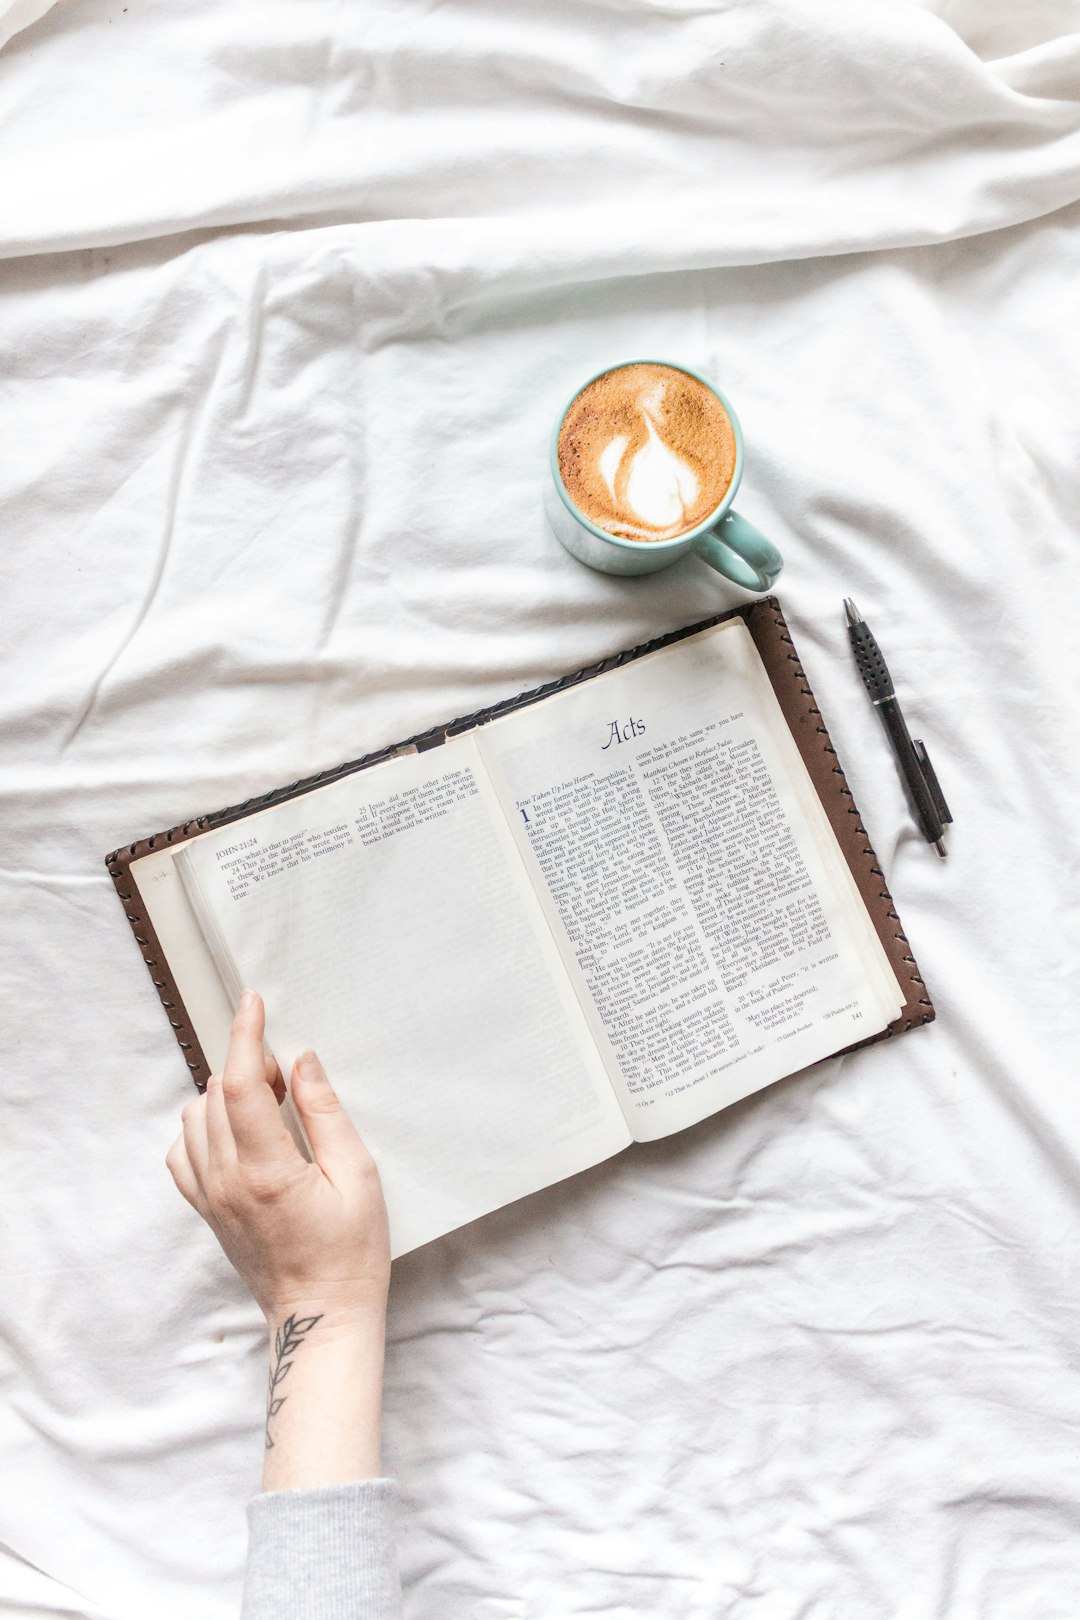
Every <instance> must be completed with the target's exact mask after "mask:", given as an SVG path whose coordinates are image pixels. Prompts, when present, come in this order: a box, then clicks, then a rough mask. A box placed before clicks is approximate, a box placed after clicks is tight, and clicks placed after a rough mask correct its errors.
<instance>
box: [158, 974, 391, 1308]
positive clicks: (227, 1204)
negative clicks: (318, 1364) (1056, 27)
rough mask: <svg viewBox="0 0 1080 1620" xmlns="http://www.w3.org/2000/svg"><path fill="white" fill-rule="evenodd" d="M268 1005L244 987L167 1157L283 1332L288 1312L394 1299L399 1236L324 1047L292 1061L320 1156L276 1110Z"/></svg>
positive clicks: (294, 1086) (303, 1113)
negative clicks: (216, 1069) (309, 1155)
mask: <svg viewBox="0 0 1080 1620" xmlns="http://www.w3.org/2000/svg"><path fill="white" fill-rule="evenodd" d="M263 1022H264V1018H263V1004H262V1001H261V999H260V998H259V996H257V995H256V994H255V993H254V991H251V990H248V991H245V993H244V995H243V997H242V998H241V1001H240V1006H239V1009H238V1010H237V1014H236V1017H235V1019H234V1021H233V1026H232V1034H231V1037H230V1040H229V1052H228V1056H227V1058H226V1060H225V1069H224V1072H223V1073H222V1074H219V1075H212V1076H211V1078H210V1081H209V1083H208V1085H207V1088H206V1092H205V1094H204V1095H203V1096H201V1097H198V1098H196V1099H194V1100H193V1101H191V1102H189V1103H188V1104H187V1106H186V1107H185V1108H184V1110H183V1113H182V1116H181V1117H182V1119H183V1125H184V1128H183V1130H182V1131H181V1133H180V1135H179V1136H178V1137H177V1138H176V1141H175V1142H174V1143H173V1145H172V1147H171V1148H170V1149H169V1152H168V1155H167V1157H166V1160H165V1162H166V1164H167V1165H168V1167H169V1170H170V1171H171V1173H172V1177H173V1180H174V1181H175V1182H176V1185H177V1187H179V1189H180V1191H181V1192H182V1193H183V1195H184V1197H185V1198H186V1199H187V1201H188V1203H189V1204H191V1205H193V1206H194V1208H195V1209H197V1210H198V1212H199V1214H200V1215H201V1216H202V1217H203V1219H204V1220H205V1221H206V1222H207V1223H208V1225H209V1226H210V1227H211V1229H212V1230H213V1232H214V1234H215V1236H216V1237H217V1239H218V1242H219V1243H220V1244H221V1247H222V1248H223V1249H224V1250H225V1253H226V1254H227V1255H228V1257H229V1259H230V1260H231V1261H232V1263H233V1265H234V1266H235V1267H236V1269H237V1271H238V1272H239V1273H240V1275H241V1277H243V1279H244V1281H245V1282H246V1283H247V1285H248V1287H249V1288H250V1289H251V1292H252V1293H253V1294H254V1296H255V1298H256V1300H257V1301H258V1303H259V1305H260V1306H261V1307H262V1310H263V1314H264V1315H265V1317H266V1319H267V1322H268V1323H269V1324H270V1326H271V1331H273V1329H274V1327H275V1326H276V1325H279V1324H280V1323H281V1322H283V1321H285V1320H287V1319H288V1318H289V1317H290V1316H294V1317H296V1318H298V1319H302V1318H305V1317H309V1316H318V1318H319V1320H320V1321H321V1323H322V1325H323V1326H324V1327H326V1328H329V1327H332V1326H337V1325H339V1324H340V1325H343V1326H344V1325H347V1324H349V1323H352V1322H354V1321H355V1320H356V1319H357V1318H359V1317H365V1316H369V1315H370V1314H371V1312H372V1311H373V1310H374V1311H376V1312H381V1311H384V1310H385V1307H386V1294H387V1288H388V1286H389V1278H390V1243H389V1234H388V1229H387V1219H386V1204H385V1202H384V1200H383V1194H382V1186H381V1184H380V1181H379V1172H378V1170H377V1169H376V1167H375V1161H374V1160H373V1159H372V1157H371V1154H370V1153H369V1152H368V1150H367V1148H366V1147H365V1146H364V1144H363V1142H362V1141H361V1140H360V1137H359V1136H358V1135H357V1133H356V1129H355V1127H354V1126H353V1124H352V1122H351V1120H350V1119H349V1117H348V1115H347V1114H346V1112H345V1110H344V1108H343V1107H342V1106H341V1103H340V1102H339V1101H338V1099H337V1096H336V1095H335V1093H334V1091H333V1089H332V1087H331V1085H330V1082H329V1080H328V1079H327V1078H326V1075H325V1073H324V1071H323V1068H322V1065H321V1063H320V1062H319V1060H318V1058H317V1057H316V1056H315V1054H314V1052H307V1053H304V1054H303V1056H301V1057H299V1058H298V1059H297V1061H296V1064H295V1066H294V1068H293V1072H292V1078H291V1082H290V1090H291V1092H292V1099H293V1103H294V1105H295V1107H296V1110H297V1113H298V1114H299V1115H300V1118H301V1120H302V1121H303V1124H304V1129H305V1130H306V1132H307V1135H308V1140H309V1141H310V1143H311V1147H312V1150H313V1152H314V1154H315V1163H314V1164H311V1163H309V1162H308V1161H307V1160H306V1159H305V1158H304V1157H303V1155H302V1154H301V1153H300V1151H299V1149H298V1148H297V1146H296V1143H295V1142H294V1141H293V1139H292V1137H291V1136H290V1135H289V1132H288V1131H287V1130H286V1128H285V1125H284V1123H283V1121H282V1119H281V1116H280V1114H279V1112H278V1105H277V1101H276V1098H275V1093H274V1081H275V1079H277V1074H276V1070H274V1071H273V1072H268V1065H267V1061H266V1058H265V1054H264V1049H263Z"/></svg>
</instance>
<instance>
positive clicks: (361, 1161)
mask: <svg viewBox="0 0 1080 1620" xmlns="http://www.w3.org/2000/svg"><path fill="white" fill-rule="evenodd" d="M292 1097H293V1102H294V1103H295V1104H296V1110H297V1112H298V1113H299V1115H300V1118H301V1120H302V1121H303V1124H304V1129H305V1131H306V1132H307V1136H308V1141H309V1142H310V1143H311V1150H312V1152H313V1153H314V1155H315V1159H316V1162H317V1164H318V1166H319V1168H320V1170H322V1171H324V1172H325V1174H326V1175H327V1176H328V1177H329V1178H330V1180H331V1181H332V1182H334V1183H335V1185H338V1186H341V1185H343V1184H344V1182H345V1181H347V1180H348V1179H349V1178H351V1177H353V1176H355V1174H356V1170H357V1168H358V1167H359V1166H363V1165H366V1164H370V1163H371V1162H372V1159H371V1154H370V1153H369V1152H368V1150H367V1148H366V1147H365V1146H364V1144H363V1142H362V1141H361V1140H360V1136H359V1134H358V1133H357V1129H356V1126H355V1125H354V1124H353V1122H352V1120H351V1119H350V1118H349V1116H348V1114H347V1113H346V1112H345V1110H344V1108H343V1107H342V1105H341V1102H340V1100H339V1098H338V1095H337V1093H336V1091H335V1090H334V1088H333V1086H331V1084H330V1081H329V1080H328V1079H327V1077H326V1070H325V1069H324V1068H323V1066H322V1064H321V1063H320V1062H319V1060H318V1058H317V1057H316V1056H315V1053H314V1052H303V1053H301V1055H300V1056H299V1057H298V1058H297V1060H296V1063H295V1065H294V1067H293V1073H292Z"/></svg>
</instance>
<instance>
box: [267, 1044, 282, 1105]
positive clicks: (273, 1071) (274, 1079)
mask: <svg viewBox="0 0 1080 1620" xmlns="http://www.w3.org/2000/svg"><path fill="white" fill-rule="evenodd" d="M266 1083H267V1085H268V1086H269V1087H270V1090H271V1091H272V1092H273V1093H274V1096H275V1097H276V1098H277V1100H278V1102H279V1103H283V1102H284V1101H285V1079H284V1076H283V1075H282V1072H281V1070H280V1069H279V1067H278V1060H277V1058H276V1057H272V1056H271V1054H270V1053H269V1052H268V1053H267V1054H266Z"/></svg>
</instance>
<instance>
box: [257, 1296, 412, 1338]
mask: <svg viewBox="0 0 1080 1620" xmlns="http://www.w3.org/2000/svg"><path fill="white" fill-rule="evenodd" d="M263 1319H264V1321H265V1322H266V1326H267V1329H268V1331H269V1333H270V1336H271V1338H273V1336H274V1334H275V1333H276V1332H277V1331H278V1329H279V1328H281V1327H282V1326H283V1325H284V1324H285V1323H286V1322H287V1321H289V1320H290V1319H292V1320H293V1322H307V1323H309V1324H310V1327H309V1328H308V1329H307V1330H306V1331H308V1332H309V1333H310V1334H317V1336H318V1338H319V1339H325V1338H326V1337H328V1336H329V1335H330V1334H331V1333H333V1334H334V1335H335V1336H339V1335H342V1334H347V1333H349V1332H356V1333H363V1334H368V1333H370V1332H371V1331H372V1330H373V1329H377V1330H378V1331H379V1332H383V1331H385V1328H386V1295H385V1294H380V1293H375V1294H355V1295H354V1294H342V1293H340V1292H335V1291H333V1290H326V1289H324V1290H321V1291H319V1292H311V1293H304V1294H296V1295H289V1296H288V1297H285V1298H281V1299H276V1300H273V1301H271V1302H270V1303H269V1304H267V1305H264V1306H263Z"/></svg>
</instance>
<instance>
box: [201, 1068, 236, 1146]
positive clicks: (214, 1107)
mask: <svg viewBox="0 0 1080 1620" xmlns="http://www.w3.org/2000/svg"><path fill="white" fill-rule="evenodd" d="M206 1143H207V1149H208V1159H209V1164H210V1168H211V1169H212V1170H223V1169H226V1168H227V1167H228V1166H229V1165H231V1164H235V1163H236V1143H235V1142H234V1141H233V1133H232V1126H231V1125H230V1124H229V1111H228V1109H227V1108H226V1107H225V1087H224V1080H223V1077H222V1076H221V1075H220V1074H212V1075H211V1076H210V1078H209V1080H208V1081H207V1082H206Z"/></svg>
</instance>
